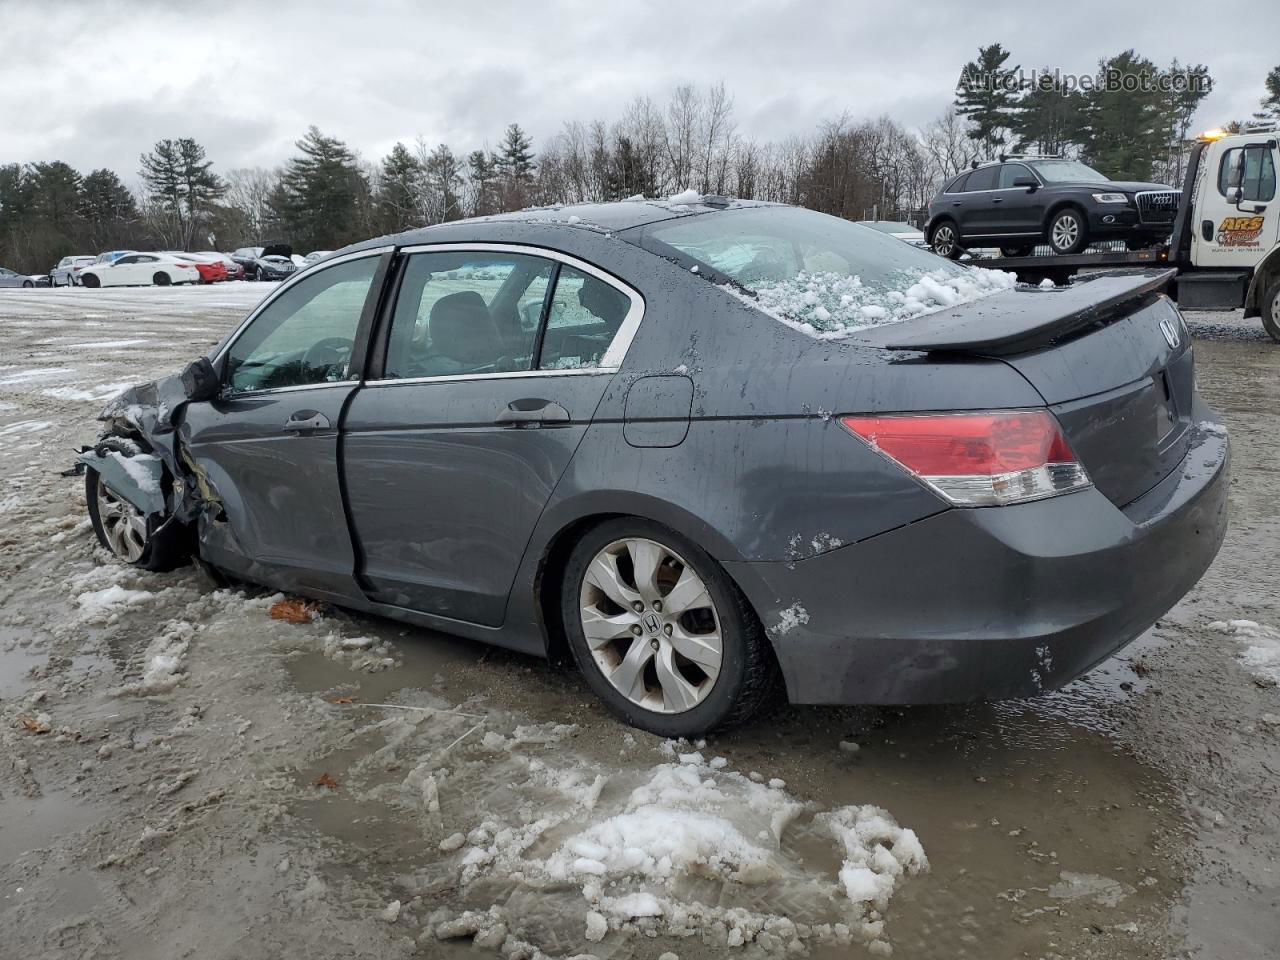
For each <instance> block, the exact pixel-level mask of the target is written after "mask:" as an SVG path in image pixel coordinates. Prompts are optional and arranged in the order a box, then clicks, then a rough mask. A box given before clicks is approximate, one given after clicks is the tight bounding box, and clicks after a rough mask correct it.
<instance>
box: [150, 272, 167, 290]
mask: <svg viewBox="0 0 1280 960" xmlns="http://www.w3.org/2000/svg"><path fill="white" fill-rule="evenodd" d="M151 282H152V283H154V284H155V285H156V286H157V287H167V286H168V285H169V284H170V283H171V282H172V281H171V280H170V278H169V275H168V274H167V273H165V272H164V271H163V270H161V271H160V272H158V273H157V274H156V275H155V276H153V277H152V278H151Z"/></svg>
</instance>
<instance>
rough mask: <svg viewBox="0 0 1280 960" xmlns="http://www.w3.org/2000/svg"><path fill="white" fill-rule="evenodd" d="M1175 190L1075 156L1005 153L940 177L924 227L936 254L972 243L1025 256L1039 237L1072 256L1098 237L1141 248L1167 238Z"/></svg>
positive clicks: (946, 254) (948, 253) (955, 252)
mask: <svg viewBox="0 0 1280 960" xmlns="http://www.w3.org/2000/svg"><path fill="white" fill-rule="evenodd" d="M1178 196H1179V193H1178V191H1177V190H1175V189H1173V188H1172V187H1168V186H1165V185H1164V184H1159V183H1137V182H1128V181H1117V180H1110V179H1108V178H1107V177H1106V176H1104V175H1103V174H1101V173H1099V172H1098V171H1097V170H1094V169H1093V168H1092V167H1089V166H1087V165H1085V164H1083V163H1080V162H1079V161H1077V160H1064V159H1062V158H1060V157H1016V158H1004V159H1002V160H1001V161H999V162H994V163H986V164H981V165H979V166H978V167H977V168H976V169H973V170H967V171H965V172H964V173H962V174H960V175H959V176H956V177H952V178H951V179H950V180H948V181H947V182H946V183H944V184H943V186H942V189H940V190H939V191H938V194H937V196H935V197H934V198H933V200H932V202H930V204H929V222H928V223H927V224H926V226H925V233H926V234H927V235H928V237H929V243H930V245H931V246H932V247H933V250H934V252H935V253H937V254H939V255H940V256H944V257H949V258H951V259H955V258H957V257H959V256H960V255H961V254H962V253H963V252H964V251H965V249H966V248H970V247H999V248H1000V250H1001V252H1002V253H1004V255H1005V256H1009V257H1023V256H1026V255H1027V254H1029V253H1031V251H1032V250H1033V249H1034V248H1035V247H1036V246H1037V245H1038V244H1041V243H1047V244H1048V245H1049V246H1050V247H1051V248H1052V250H1053V252H1054V253H1058V254H1072V253H1079V252H1080V251H1081V250H1083V249H1084V248H1085V247H1087V246H1088V245H1089V244H1090V242H1092V241H1095V240H1124V241H1125V242H1126V243H1128V244H1129V245H1130V246H1131V247H1132V248H1133V249H1138V248H1140V247H1143V246H1150V245H1152V244H1154V243H1157V242H1159V241H1161V240H1164V239H1166V238H1167V237H1168V236H1169V234H1170V232H1171V231H1172V229H1173V219H1174V216H1175V215H1176V213H1177V210H1178Z"/></svg>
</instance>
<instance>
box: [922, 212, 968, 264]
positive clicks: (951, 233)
mask: <svg viewBox="0 0 1280 960" xmlns="http://www.w3.org/2000/svg"><path fill="white" fill-rule="evenodd" d="M929 246H930V247H932V248H933V252H934V253H936V254H937V255H938V256H940V257H946V258H947V259H948V260H957V259H959V257H960V254H961V253H962V252H963V251H962V250H961V248H960V234H959V232H958V230H957V229H956V225H955V222H954V221H952V220H943V221H942V222H941V223H939V224H938V225H937V226H936V227H934V228H933V235H932V236H930V237H929Z"/></svg>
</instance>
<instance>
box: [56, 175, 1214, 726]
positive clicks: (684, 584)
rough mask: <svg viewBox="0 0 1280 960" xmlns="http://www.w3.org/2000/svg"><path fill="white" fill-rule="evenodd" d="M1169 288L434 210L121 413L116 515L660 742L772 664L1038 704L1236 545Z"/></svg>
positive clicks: (877, 250)
mask: <svg viewBox="0 0 1280 960" xmlns="http://www.w3.org/2000/svg"><path fill="white" fill-rule="evenodd" d="M393 263H394V264H395V266H394V267H393V266H392V264H393ZM988 274H990V275H988ZM926 280H927V281H928V282H927V283H926V282H925V281H926ZM1166 280H1167V277H1163V276H1161V275H1157V276H1155V277H1134V276H1129V275H1105V276H1095V277H1094V278H1092V279H1090V280H1087V281H1085V282H1079V283H1076V284H1073V285H1072V286H1071V287H1069V288H1063V289H1058V290H1054V291H1052V292H1050V291H1045V290H1040V289H1038V288H1036V287H1022V288H1014V287H1013V286H1012V284H1011V282H1010V281H1009V279H1008V278H1007V277H1006V275H1004V274H998V275H997V274H994V273H991V272H989V271H988V272H985V273H979V272H977V271H974V270H972V269H970V268H967V267H963V266H961V265H958V264H952V263H948V262H946V261H942V260H940V259H938V258H937V257H935V256H934V255H932V254H930V253H927V252H925V251H922V250H917V249H913V248H912V247H911V246H910V245H908V244H905V243H901V242H899V241H897V240H894V239H893V238H892V237H889V236H886V235H884V234H881V233H877V232H876V231H874V230H869V229H867V228H866V227H862V226H859V225H857V224H854V223H850V222H848V221H845V220H840V219H837V218H834V217H830V216H826V215H824V214H819V213H816V212H813V211H809V210H802V209H798V208H794V207H788V206H782V205H776V204H764V203H755V202H730V201H725V200H723V198H705V199H703V200H699V201H697V202H694V201H688V202H681V203H680V204H675V203H650V202H626V201H624V202H620V203H613V204H600V205H582V206H576V207H570V208H567V209H558V210H554V211H546V212H539V211H524V212H521V213H519V214H515V215H509V216H498V217H490V218H485V219H483V220H472V221H461V222H456V223H449V224H441V225H437V226H433V227H428V228H426V229H423V230H416V231H412V232H409V233H404V234H400V235H397V236H396V237H392V238H386V237H384V238H381V239H378V240H372V241H368V242H366V243H363V244H357V245H355V246H352V247H348V248H346V249H345V250H343V251H339V252H338V253H336V254H335V255H334V256H333V257H331V258H329V259H328V260H326V261H325V262H323V263H320V264H317V265H315V266H313V267H311V268H309V269H307V270H305V271H302V272H300V273H298V274H297V275H295V276H294V277H292V278H290V279H289V280H287V281H285V282H284V283H283V284H282V285H281V286H280V287H279V288H278V289H277V290H275V291H273V292H272V293H271V294H269V295H268V296H267V297H266V298H265V299H264V300H263V302H262V303H261V304H259V305H258V306H257V307H256V308H255V309H254V310H253V311H252V312H251V313H250V315H249V316H248V318H247V319H246V320H245V321H244V323H242V324H241V325H240V326H239V327H238V328H237V329H236V331H235V332H234V333H233V334H232V335H230V336H229V337H228V338H227V339H226V340H225V341H224V342H223V343H222V345H221V346H220V347H219V348H218V349H217V351H216V352H215V353H214V354H213V355H212V357H209V358H201V359H199V360H197V361H194V362H193V363H192V364H190V365H189V366H188V368H187V369H186V370H185V371H184V372H183V374H182V375H181V376H171V377H167V378H165V379H162V380H159V381H155V382H152V383H148V384H144V385H141V386H139V387H136V388H134V389H132V390H130V391H127V392H126V393H125V394H123V395H122V396H121V397H120V398H119V399H118V400H116V401H113V402H112V404H111V405H110V406H108V408H107V409H106V410H105V411H104V412H103V414H102V419H103V421H104V422H105V424H106V427H105V433H104V435H103V437H102V438H101V439H100V440H99V441H98V443H97V444H96V445H95V446H94V447H87V448H85V450H84V451H83V453H82V454H81V456H80V462H81V463H83V464H84V465H85V466H86V467H87V471H86V480H85V483H86V494H87V500H88V509H89V514H90V517H91V519H92V521H93V525H94V529H95V530H96V531H97V535H98V538H99V540H100V542H101V543H102V544H103V545H104V546H105V547H106V548H107V549H108V550H110V551H112V552H113V553H114V554H115V555H116V556H117V557H119V558H120V559H122V560H124V561H127V562H129V563H132V564H135V565H138V566H142V567H145V568H148V569H165V568H168V567H171V566H174V565H176V564H178V563H181V562H183V559H184V557H185V556H186V554H187V553H188V552H189V551H191V550H194V551H196V552H198V554H199V556H200V558H201V559H202V560H203V561H204V562H205V563H207V564H209V565H211V566H213V567H215V568H218V569H221V570H222V571H224V572H226V573H227V574H229V575H231V576H233V577H235V578H239V579H243V580H249V581H254V582H257V583H262V584H267V585H269V586H270V587H272V588H274V589H279V590H284V591H288V592H290V593H294V594H300V595H304V596H309V597H315V598H319V599H323V600H326V601H329V602H332V603H335V604H339V605H342V606H346V607H351V608H354V609H356V610H362V611H368V612H373V613H377V614H380V615H384V616H388V617H392V618H395V619H400V620H404V621H406V622H409V623H414V624H418V625H421V626H426V627H431V628H435V629H440V630H444V631H448V632H451V633H456V634H460V635H462V636H466V637H471V638H475V639H480V640H484V641H486V642H489V643H496V644H499V645H502V646H506V647H510V648H513V649H517V650H521V651H526V652H530V653H536V654H542V655H561V654H566V655H571V656H572V657H573V659H574V660H575V661H576V662H577V664H578V666H579V667H580V669H581V670H582V672H583V674H584V676H585V677H586V681H587V683H588V684H589V685H590V686H591V688H592V689H593V690H594V691H595V692H596V694H598V695H599V697H600V698H601V699H602V700H603V701H604V702H605V703H606V704H607V705H608V706H609V707H610V708H611V709H612V710H614V711H615V712H616V713H617V714H618V715H619V716H621V717H623V718H624V719H625V720H627V721H628V722H631V723H634V724H636V725H639V726H642V727H644V728H645V729H648V730H651V731H653V732H655V733H658V734H660V735H663V736H690V735H693V734H696V733H700V732H703V731H706V730H709V729H712V728H715V727H718V726H723V725H726V724H730V723H733V722H736V721H740V720H743V719H745V718H746V717H748V716H750V715H751V713H752V711H753V710H755V709H756V707H757V706H759V705H760V704H761V703H762V702H763V701H764V700H765V699H766V697H767V696H768V694H769V692H770V690H771V689H772V687H773V685H774V681H775V677H776V675H777V674H778V672H779V671H780V673H781V675H782V677H783V679H784V680H785V685H786V691H787V694H788V695H789V696H790V698H791V699H792V700H793V701H796V702H801V703H884V704H899V703H919V702H947V701H967V700H975V699H994V698H1005V697H1022V696H1029V695H1032V694H1035V693H1038V692H1041V691H1044V690H1051V689H1056V688H1058V687H1060V686H1062V685H1063V684H1065V683H1067V682H1068V681H1069V680H1071V679H1073V678H1074V677H1076V676H1078V675H1080V674H1081V673H1083V672H1084V671H1086V670H1088V669H1089V668H1091V667H1092V666H1093V665H1094V664H1096V663H1098V662H1099V661H1101V660H1103V659H1104V658H1106V657H1107V656H1109V655H1110V654H1111V653H1113V652H1114V651H1116V650H1117V649H1119V648H1120V647H1122V646H1124V645H1125V644H1126V643H1128V642H1129V641H1130V640H1132V639H1133V638H1134V637H1136V636H1138V635H1139V634H1140V633H1142V632H1143V631H1144V630H1146V629H1147V628H1148V627H1149V626H1150V625H1151V624H1152V623H1153V622H1155V620H1156V619H1157V618H1158V617H1160V616H1162V615H1163V614H1164V613H1165V611H1167V610H1168V609H1169V608H1170V607H1171V606H1172V605H1173V604H1174V603H1176V602H1177V601H1178V600H1179V599H1180V598H1181V597H1182V596H1183V594H1184V593H1185V592H1186V591H1187V590H1188V589H1189V588H1190V587H1191V586H1192V585H1193V584H1194V583H1195V582H1196V581H1197V580H1198V579H1199V577H1200V575H1201V574H1202V573H1203V572H1204V570H1205V569H1206V567H1207V566H1208V565H1209V563H1210V561H1211V560H1212V559H1213V557H1214V555H1215V554H1216V553H1217V551H1218V548H1219V545H1220V543H1221V541H1222V537H1223V534H1224V531H1225V526H1226V512H1225V505H1226V495H1227V486H1228V468H1227V461H1228V441H1227V436H1226V431H1225V429H1224V428H1223V427H1222V425H1221V424H1220V423H1219V422H1217V417H1216V416H1215V415H1214V414H1213V412H1212V411H1211V410H1209V408H1208V407H1207V406H1206V405H1205V404H1204V402H1203V401H1202V400H1201V399H1200V397H1199V396H1198V394H1197V391H1196V384H1195V370H1194V358H1193V354H1192V352H1191V344H1190V338H1189V336H1188V334H1187V331H1186V328H1185V326H1184V325H1183V322H1182V318H1181V317H1180V315H1179V314H1178V311H1177V309H1176V307H1174V306H1173V305H1172V303H1171V302H1170V301H1169V300H1168V299H1167V298H1165V297H1163V296H1161V295H1160V294H1159V289H1160V284H1161V283H1162V282H1164V281H1166ZM944 287H945V288H946V290H943V289H942V288H944ZM906 290H912V291H913V292H912V294H911V296H907V295H906V294H905V292H904V291H906ZM930 290H936V291H937V298H938V299H937V302H936V303H934V306H933V309H934V310H935V312H933V313H923V314H922V313H921V311H923V310H925V309H926V306H925V304H924V303H923V302H922V298H925V299H927V298H929V297H930V296H931V294H930ZM984 290H985V291H986V294H985V298H984V299H981V300H980V301H978V302H976V303H966V302H964V301H965V300H966V299H973V298H974V297H978V296H980V295H982V291H984ZM966 291H967V293H966ZM993 291H998V292H993ZM948 303H949V304H951V305H950V306H945V304H948ZM379 304H391V305H393V306H392V307H391V308H389V309H386V310H381V311H380V310H379V309H378V305H379ZM831 311H838V312H839V313H840V316H841V317H843V318H844V319H842V320H841V321H840V322H839V323H835V320H834V318H833V316H832V315H831ZM824 314H825V315H826V316H825V318H824ZM815 323H816V324H822V325H824V329H823V330H819V329H818V328H816V327H815V326H814V324H815ZM832 324H835V325H834V326H833V325H832ZM339 444H340V445H341V456H339V455H338V451H339Z"/></svg>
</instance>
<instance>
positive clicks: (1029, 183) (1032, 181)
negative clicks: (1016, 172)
mask: <svg viewBox="0 0 1280 960" xmlns="http://www.w3.org/2000/svg"><path fill="white" fill-rule="evenodd" d="M1013 185H1014V186H1015V187H1026V188H1027V189H1028V190H1030V191H1032V192H1035V191H1036V190H1038V189H1040V181H1039V180H1037V179H1036V178H1035V177H1014V178H1013Z"/></svg>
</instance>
